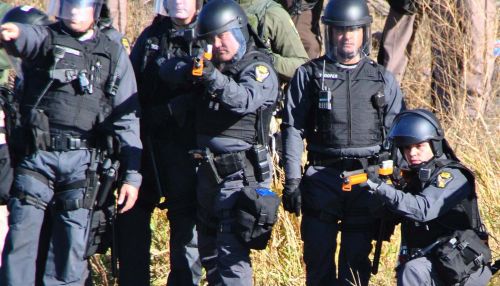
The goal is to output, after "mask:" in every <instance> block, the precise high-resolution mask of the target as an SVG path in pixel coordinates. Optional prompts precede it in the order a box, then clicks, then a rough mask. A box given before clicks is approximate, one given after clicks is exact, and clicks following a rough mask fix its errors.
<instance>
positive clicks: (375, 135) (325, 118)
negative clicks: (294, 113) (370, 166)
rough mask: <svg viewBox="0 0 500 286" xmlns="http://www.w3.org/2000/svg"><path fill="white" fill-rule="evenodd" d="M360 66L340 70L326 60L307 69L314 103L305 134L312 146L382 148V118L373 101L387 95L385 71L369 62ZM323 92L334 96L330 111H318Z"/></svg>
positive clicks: (318, 61)
mask: <svg viewBox="0 0 500 286" xmlns="http://www.w3.org/2000/svg"><path fill="white" fill-rule="evenodd" d="M324 63H325V69H324V74H323V65H324ZM358 65H359V66H358V67H356V68H354V69H352V70H348V69H342V70H341V69H340V68H339V67H338V66H336V65H335V64H334V63H332V61H330V60H329V59H328V58H326V57H325V56H323V57H320V58H318V59H315V60H312V61H310V62H309V63H307V64H306V65H305V68H306V70H307V73H308V74H309V77H310V78H311V84H310V85H309V86H308V88H311V90H310V94H312V98H311V102H312V103H311V112H310V113H309V114H310V116H309V118H308V122H307V125H308V128H307V134H306V139H307V141H308V142H309V143H310V144H314V145H318V146H323V147H326V148H334V149H340V148H353V147H369V146H377V145H381V144H382V140H383V138H382V129H381V128H382V125H383V118H379V114H378V113H377V108H376V107H375V106H374V104H373V100H372V98H373V96H374V95H375V94H376V93H377V92H382V93H383V92H384V84H385V81H384V77H383V74H384V71H383V68H382V67H381V66H379V65H378V64H376V63H375V62H373V61H372V60H370V59H368V58H364V59H362V60H361V61H360V62H359V63H358ZM322 89H323V90H324V91H327V90H329V91H330V92H331V96H329V100H328V102H329V103H330V109H327V108H319V101H320V96H321V95H320V91H321V90H322ZM323 99H324V98H323ZM325 103H326V102H325ZM381 114H382V115H383V111H382V112H381Z"/></svg>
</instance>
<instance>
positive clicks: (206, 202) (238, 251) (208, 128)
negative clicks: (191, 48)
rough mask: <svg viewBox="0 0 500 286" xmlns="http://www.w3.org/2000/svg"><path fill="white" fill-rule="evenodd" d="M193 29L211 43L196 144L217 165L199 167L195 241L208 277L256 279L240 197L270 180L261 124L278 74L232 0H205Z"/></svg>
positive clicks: (214, 280) (236, 281)
mask: <svg viewBox="0 0 500 286" xmlns="http://www.w3.org/2000/svg"><path fill="white" fill-rule="evenodd" d="M196 34H197V36H198V37H200V38H202V39H205V40H206V41H207V42H208V43H209V44H212V45H213V59H212V60H211V61H209V60H204V66H203V73H202V74H201V76H200V77H199V79H198V80H199V81H200V83H201V84H203V86H204V87H205V90H204V93H202V94H200V95H198V97H197V98H196V105H197V106H196V138H197V143H198V147H199V148H200V149H201V150H203V151H204V153H205V155H208V153H212V155H213V157H211V158H207V159H206V160H207V161H212V162H213V164H212V166H213V168H211V167H210V164H207V163H206V162H203V163H202V165H200V167H199V169H198V174H197V175H198V185H197V196H198V198H197V199H198V219H199V222H198V225H197V227H198V249H199V251H200V256H201V262H202V265H203V266H204V267H205V269H206V272H207V280H208V282H209V284H210V285H252V281H253V279H252V268H251V262H250V248H249V246H247V245H246V244H244V243H243V242H242V241H241V240H240V238H239V237H238V235H237V233H235V213H236V211H237V209H238V206H237V205H236V201H237V198H238V196H241V193H242V188H243V187H245V186H250V187H253V188H258V187H262V188H269V187H270V179H271V178H270V166H269V164H270V163H269V156H268V155H267V150H266V148H265V141H267V140H265V138H266V137H267V131H266V130H264V128H266V126H269V120H270V116H271V113H272V110H271V108H270V107H271V106H272V105H273V104H274V102H275V101H276V98H277V95H278V78H277V75H276V73H275V72H274V70H273V68H272V62H271V61H270V57H269V56H268V55H267V54H266V53H263V52H262V51H261V50H259V49H258V48H257V47H256V44H255V40H254V39H255V38H254V35H255V34H254V33H253V31H252V30H251V29H250V28H249V24H248V20H247V17H246V14H245V12H244V11H243V10H242V8H241V7H240V6H239V5H238V4H237V3H236V2H235V1H233V0H212V1H209V2H208V3H207V4H205V6H203V8H202V10H201V12H200V14H199V16H198V22H197V24H196ZM264 134H265V135H264ZM263 141H264V142H263ZM256 153H258V154H259V158H258V159H257V158H256V157H255V156H254V155H256ZM207 157H210V156H207ZM212 159H213V160H212Z"/></svg>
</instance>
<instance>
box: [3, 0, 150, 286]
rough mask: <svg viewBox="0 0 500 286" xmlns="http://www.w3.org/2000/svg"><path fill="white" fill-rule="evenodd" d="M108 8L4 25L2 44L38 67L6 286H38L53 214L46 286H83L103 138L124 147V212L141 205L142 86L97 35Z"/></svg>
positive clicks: (65, 0)
mask: <svg viewBox="0 0 500 286" xmlns="http://www.w3.org/2000/svg"><path fill="white" fill-rule="evenodd" d="M101 5H102V2H100V1H99V0H91V1H86V0H83V1H79V0H62V1H52V2H51V3H50V7H51V9H50V11H49V14H50V15H53V16H56V17H57V18H58V21H57V22H56V23H54V24H51V25H49V26H47V27H45V26H32V25H26V24H18V23H5V24H3V25H1V26H0V39H1V41H2V45H3V46H4V47H5V48H6V50H7V52H8V53H9V54H11V55H15V56H19V57H20V58H21V60H22V61H23V64H26V65H27V66H28V67H29V68H27V69H26V72H24V77H25V81H24V87H23V89H24V95H23V98H22V101H21V103H20V112H21V121H22V122H23V123H24V125H23V128H25V131H26V134H29V140H28V139H26V140H25V141H24V142H18V143H19V144H21V143H28V144H27V145H26V147H27V148H26V154H25V155H26V156H25V157H23V158H21V160H20V163H19V164H18V166H17V168H16V174H15V179H14V183H13V188H12V191H11V193H10V198H9V202H8V206H9V210H10V212H11V214H10V216H9V225H10V227H11V228H10V229H9V233H8V234H7V239H6V245H5V250H4V253H3V256H2V268H1V270H0V283H1V284H2V285H3V284H5V285H33V284H34V283H35V273H36V269H35V265H36V260H37V259H39V258H40V257H37V248H38V243H39V237H40V232H41V231H42V222H43V218H44V215H45V213H50V218H51V225H52V228H51V230H52V231H51V233H50V245H49V250H48V255H47V259H46V263H45V272H44V277H43V283H44V285H61V284H63V285H84V280H85V279H86V278H87V276H88V263H87V257H86V252H87V235H88V233H89V231H90V230H89V229H88V221H89V216H90V213H91V209H92V208H93V205H92V203H93V202H94V201H92V200H90V199H84V198H85V197H86V195H88V193H87V192H88V191H89V190H90V189H91V188H90V186H95V185H94V184H92V183H93V182H90V181H89V180H87V178H89V177H90V176H91V175H92V173H93V172H94V171H95V170H93V169H91V168H90V167H95V165H94V162H96V160H97V158H96V157H95V156H94V155H96V149H97V148H98V147H99V146H98V142H97V141H98V139H100V138H103V137H105V136H108V135H109V136H115V137H116V138H117V141H118V142H117V144H118V145H119V149H120V154H119V156H120V162H121V171H122V176H121V180H120V186H119V189H118V193H119V196H118V204H119V207H120V212H122V213H123V212H126V211H128V210H129V209H130V208H131V207H132V206H133V205H134V203H135V200H136V198H137V194H138V189H139V186H140V184H141V180H142V177H141V175H140V174H139V172H138V170H139V167H140V153H141V149H142V144H141V142H140V139H139V120H138V112H139V103H138V99H137V89H136V84H135V77H134V74H133V70H132V67H131V64H130V61H129V60H128V56H127V54H126V52H125V51H124V50H123V47H121V46H119V45H118V44H116V43H114V42H112V41H111V40H110V39H109V38H108V37H106V36H104V35H103V34H101V32H100V31H99V30H98V29H97V28H96V26H95V23H96V21H97V19H98V15H99V13H100V9H101ZM18 143H15V144H18ZM90 165H92V166H90Z"/></svg>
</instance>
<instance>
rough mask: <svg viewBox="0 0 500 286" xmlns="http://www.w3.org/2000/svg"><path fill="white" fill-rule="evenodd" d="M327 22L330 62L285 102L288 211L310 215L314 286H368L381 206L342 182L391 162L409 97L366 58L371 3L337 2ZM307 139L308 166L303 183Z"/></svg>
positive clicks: (318, 65) (314, 69)
mask: <svg viewBox="0 0 500 286" xmlns="http://www.w3.org/2000/svg"><path fill="white" fill-rule="evenodd" d="M322 21H323V24H324V25H325V31H326V35H327V38H326V50H327V54H326V55H325V56H323V57H320V58H318V59H315V60H312V61H310V62H309V63H306V64H305V65H303V66H301V67H300V68H299V69H298V70H297V71H296V73H295V76H294V78H293V79H292V81H291V83H290V88H289V90H288V92H287V94H286V97H285V110H284V118H283V119H284V120H283V124H282V130H284V133H283V134H284V141H283V150H284V159H285V175H286V182H285V188H284V191H283V197H282V199H283V207H284V208H285V210H286V211H288V212H291V213H295V214H296V215H297V216H298V215H300V212H301V210H302V212H303V214H304V216H303V218H302V224H301V230H302V240H303V241H304V262H305V264H306V284H307V285H352V284H356V283H357V284H358V285H367V284H368V279H369V272H370V261H369V259H368V255H369V253H370V251H371V240H372V236H373V226H372V225H373V224H374V222H375V219H374V217H373V216H372V215H371V214H370V212H369V209H370V208H371V207H375V206H373V205H372V204H373V201H372V200H371V199H370V196H369V194H368V192H366V191H365V190H363V189H362V188H361V187H360V186H354V187H353V188H352V191H351V192H343V191H342V180H341V177H340V176H341V174H342V173H343V172H344V171H353V170H358V169H365V168H367V167H368V166H369V165H376V164H379V163H380V161H381V160H384V159H387V157H388V152H387V150H385V149H384V144H383V142H384V139H385V134H386V130H388V128H389V127H390V125H391V123H392V120H393V119H394V117H395V116H396V114H398V113H399V112H400V110H401V109H402V108H403V107H404V103H403V95H402V93H401V90H400V88H399V85H398V83H397V82H396V80H395V79H394V77H393V76H392V75H391V74H390V73H389V72H386V71H385V70H384V69H383V68H382V67H381V66H379V65H378V64H376V63H375V62H374V61H372V60H371V59H370V58H368V57H367V55H368V54H369V52H370V35H371V34H370V25H371V22H372V17H371V16H370V15H369V12H368V7H367V5H366V2H365V1H364V0H332V1H330V3H328V6H327V7H326V10H325V13H324V16H323V19H322ZM303 138H305V139H306V141H307V150H308V165H307V166H306V169H305V174H304V175H303V176H302V178H301V156H302V152H303V148H304V147H303V143H302V142H303V141H302V139H303ZM299 185H300V188H299ZM339 231H341V232H342V236H341V243H340V257H339V270H338V279H337V278H336V276H337V275H336V269H335V264H334V257H335V251H336V249H337V245H336V237H337V233H338V232H339ZM353 275H354V277H353ZM337 283H338V284H337Z"/></svg>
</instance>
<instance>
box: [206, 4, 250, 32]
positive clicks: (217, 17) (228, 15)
mask: <svg viewBox="0 0 500 286" xmlns="http://www.w3.org/2000/svg"><path fill="white" fill-rule="evenodd" d="M247 24H248V18H247V15H246V13H245V11H243V9H242V8H241V6H240V5H238V3H236V2H235V1H233V0H211V1H209V2H208V3H207V4H205V5H204V6H203V9H201V11H200V14H199V15H198V20H197V23H196V36H197V37H199V38H202V39H207V38H208V37H214V36H216V35H218V34H220V33H223V32H226V31H229V30H231V29H234V28H240V29H241V30H242V32H243V34H244V35H245V36H247V35H248V30H247Z"/></svg>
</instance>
